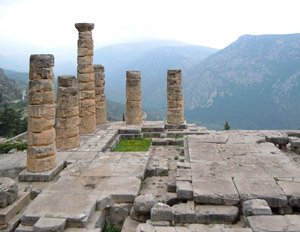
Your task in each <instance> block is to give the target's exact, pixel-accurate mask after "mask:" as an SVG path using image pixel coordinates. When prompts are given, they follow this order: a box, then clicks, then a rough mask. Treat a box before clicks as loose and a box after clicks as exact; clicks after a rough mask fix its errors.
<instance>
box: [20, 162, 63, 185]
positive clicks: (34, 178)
mask: <svg viewBox="0 0 300 232" xmlns="http://www.w3.org/2000/svg"><path fill="white" fill-rule="evenodd" d="M63 168H64V162H60V163H58V164H57V165H56V166H55V168H53V169H51V170H48V171H44V172H42V171H41V172H36V173H34V172H29V171H27V170H26V169H24V170H23V171H22V172H21V173H20V174H19V176H18V179H19V181H20V182H49V181H51V180H53V178H54V177H55V176H56V175H57V174H58V173H59V172H60V171H61V170H62V169H63Z"/></svg>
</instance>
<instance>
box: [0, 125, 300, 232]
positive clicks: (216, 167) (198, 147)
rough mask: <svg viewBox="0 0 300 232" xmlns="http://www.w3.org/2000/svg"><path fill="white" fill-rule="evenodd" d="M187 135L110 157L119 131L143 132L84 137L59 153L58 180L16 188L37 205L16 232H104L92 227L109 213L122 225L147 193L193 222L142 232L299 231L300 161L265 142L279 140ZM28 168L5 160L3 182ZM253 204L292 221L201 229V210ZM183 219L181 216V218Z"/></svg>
mask: <svg viewBox="0 0 300 232" xmlns="http://www.w3.org/2000/svg"><path fill="white" fill-rule="evenodd" d="M144 126H146V127H147V128H148V129H144V131H146V132H149V131H148V130H151V129H149V128H157V131H161V130H162V128H163V122H146V123H145V124H144ZM190 128H191V129H190V130H189V129H188V130H186V131H179V132H178V135H179V137H182V135H183V134H189V135H186V136H185V137H184V141H185V142H184V147H181V146H178V145H171V146H170V145H169V146H152V147H151V148H150V150H149V151H148V152H128V153H120V152H110V151H109V148H110V147H111V146H112V144H113V141H114V140H115V139H116V138H117V136H118V133H119V132H120V131H121V132H126V131H127V132H128V131H129V132H130V131H131V132H132V133H137V132H141V131H143V129H141V125H138V126H126V125H124V123H123V122H116V123H107V124H105V125H102V126H99V127H98V130H97V132H96V133H95V134H94V135H86V136H81V146H80V148H78V149H73V150H68V151H60V152H59V153H58V156H57V159H58V160H59V161H64V162H65V164H67V166H66V168H65V169H64V170H63V171H61V172H60V173H59V175H58V176H57V177H56V178H55V179H54V180H52V181H51V182H35V183H34V182H32V183H30V182H29V183H28V182H18V185H19V189H20V192H30V193H31V195H32V198H33V197H35V196H37V197H36V198H35V199H34V200H32V201H31V202H30V204H29V205H28V206H27V207H25V208H24V209H22V210H21V212H20V213H19V215H18V217H16V218H14V219H12V220H11V221H17V219H18V218H19V219H20V218H22V225H20V226H19V229H17V230H16V231H19V232H21V231H33V228H34V224H35V223H36V222H37V221H39V219H40V220H42V219H44V218H52V219H59V220H58V223H60V222H61V221H63V222H64V223H66V226H67V227H68V228H67V229H66V231H100V229H99V228H98V229H95V228H94V227H95V225H97V226H98V227H101V225H103V220H104V219H105V217H104V215H103V214H104V213H108V214H110V215H113V217H112V218H111V219H109V220H111V221H112V222H115V223H116V224H118V223H122V220H124V218H126V217H127V215H128V214H129V210H130V208H131V206H132V203H133V201H134V199H135V197H136V196H137V195H139V194H145V193H152V194H153V195H154V196H156V197H157V199H158V200H159V201H161V202H166V203H168V204H169V205H171V206H172V207H173V208H174V210H175V209H176V210H179V212H181V211H180V210H182V209H181V208H180V207H181V206H184V207H186V206H187V204H189V209H188V210H189V213H190V214H192V215H194V217H195V218H196V219H194V220H196V221H193V220H192V221H190V222H188V223H187V224H183V223H180V220H181V219H179V221H178V223H176V222H175V223H176V225H175V226H169V227H168V226H167V227H166V226H164V227H162V226H160V225H151V223H149V222H148V223H145V224H140V225H139V227H138V228H137V231H145V232H147V231H151V232H152V231H153V232H154V231H174V232H176V231H178V232H179V231H187V232H191V231H211V232H217V231H228V232H234V231H245V232H248V231H249V232H250V231H255V232H256V231H298V232H299V231H300V215H299V211H300V210H299V209H300V159H299V157H300V156H299V155H297V154H295V153H294V152H291V151H290V150H289V149H288V148H284V149H283V150H280V149H278V148H277V147H276V146H275V145H273V144H271V143H266V142H264V138H265V136H266V135H269V136H270V135H272V134H278V132H273V131H225V132H223V131H222V132H218V131H208V130H205V128H199V130H197V128H196V127H195V126H190ZM174 133H175V132H174V131H172V133H171V134H172V136H174ZM165 134H167V133H165ZM175 137H176V134H175ZM183 150H184V154H183V153H182V151H183ZM179 161H183V162H179ZM25 162H26V154H25V153H17V154H12V155H3V156H0V171H1V174H2V175H9V176H12V177H16V175H17V173H18V172H19V171H20V170H22V169H23V168H25ZM252 198H255V199H257V198H259V199H265V200H266V201H267V202H268V204H269V206H270V207H272V209H273V211H274V212H275V213H277V214H278V212H281V214H286V213H285V210H287V207H289V208H288V209H290V210H291V209H292V210H293V212H292V213H293V215H273V216H251V217H247V218H244V217H243V216H241V214H240V212H239V214H238V215H236V216H237V217H238V218H237V219H234V222H233V223H234V224H232V225H224V224H221V225H216V224H214V223H211V222H210V221H207V220H208V219H207V218H206V219H205V220H206V222H205V223H211V224H210V225H205V224H199V223H200V221H201V220H202V219H201V217H200V216H201V215H200V216H199V212H203V210H204V208H207V209H210V208H211V209H213V208H214V207H216V208H217V209H218V210H220V208H218V206H222V207H225V209H234V208H235V207H236V206H237V207H238V208H240V206H241V203H242V202H243V201H245V200H247V199H252ZM174 205H175V206H174ZM204 205H205V206H204ZM210 205H211V207H210ZM177 206H178V207H177ZM184 207H183V209H185V208H184ZM226 207H233V208H226ZM185 213H186V211H184V210H183V211H182V215H186V214H185ZM289 213H291V211H289ZM0 215H1V212H0ZM227 216H228V215H225V221H224V223H225V222H226V217H227ZM222 217H223V219H224V216H222ZM184 220H186V221H189V220H188V218H184ZM197 220H198V221H197ZM272 221H276V223H275V224H273V222H272ZM195 223H197V224H195ZM230 223H231V222H230ZM11 224H13V222H11ZM15 224H17V223H15ZM138 224H139V223H137V222H130V220H127V219H126V221H125V224H124V228H123V230H122V231H123V232H126V231H136V226H137V225H138ZM75 227H81V228H85V229H78V228H77V229H75ZM274 228H275V229H274ZM139 229H140V230H139ZM3 231H12V230H3Z"/></svg>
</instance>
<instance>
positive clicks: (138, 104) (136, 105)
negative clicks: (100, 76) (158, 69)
mask: <svg viewBox="0 0 300 232" xmlns="http://www.w3.org/2000/svg"><path fill="white" fill-rule="evenodd" d="M125 121H126V123H127V124H129V125H135V124H140V123H142V121H143V118H142V91H141V72H139V71H127V72H126V115H125Z"/></svg>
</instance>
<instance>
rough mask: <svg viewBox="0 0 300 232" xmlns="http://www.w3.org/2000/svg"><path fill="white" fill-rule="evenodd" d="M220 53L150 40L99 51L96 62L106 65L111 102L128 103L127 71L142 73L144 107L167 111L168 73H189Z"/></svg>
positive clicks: (204, 48)
mask: <svg viewBox="0 0 300 232" xmlns="http://www.w3.org/2000/svg"><path fill="white" fill-rule="evenodd" d="M216 51H217V50H216V49H213V48H208V47H201V46H193V45H187V44H184V43H181V42H176V41H146V42H138V43H128V44H122V45H114V46H109V47H104V48H100V49H97V50H95V52H94V63H95V64H103V65H104V66H105V75H106V93H107V96H108V97H109V99H112V100H113V101H116V102H121V103H123V104H124V103H125V91H126V90H125V88H126V84H125V81H126V71H128V70H139V71H141V74H142V95H143V106H144V107H145V108H148V109H149V108H152V109H157V108H160V109H161V111H162V112H164V110H165V98H166V78H167V70H168V69H173V68H176V69H177V68H180V69H182V70H183V73H184V74H185V73H186V72H187V71H188V70H189V69H190V68H191V67H193V66H194V65H196V64H198V63H200V62H201V61H202V60H203V59H205V58H206V57H208V56H209V55H211V54H213V53H214V52H216Z"/></svg>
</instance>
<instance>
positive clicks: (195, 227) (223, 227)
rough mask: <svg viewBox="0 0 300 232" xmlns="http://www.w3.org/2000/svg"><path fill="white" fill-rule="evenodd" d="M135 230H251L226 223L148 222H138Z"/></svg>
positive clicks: (202, 231)
mask: <svg viewBox="0 0 300 232" xmlns="http://www.w3.org/2000/svg"><path fill="white" fill-rule="evenodd" d="M136 232H253V231H252V230H251V229H250V228H243V227H230V226H228V225H223V224H221V225H202V224H189V225H186V226H174V227H173V226H153V225H151V224H149V223H142V224H139V225H138V226H137V228H136Z"/></svg>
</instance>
